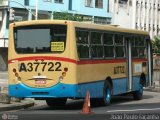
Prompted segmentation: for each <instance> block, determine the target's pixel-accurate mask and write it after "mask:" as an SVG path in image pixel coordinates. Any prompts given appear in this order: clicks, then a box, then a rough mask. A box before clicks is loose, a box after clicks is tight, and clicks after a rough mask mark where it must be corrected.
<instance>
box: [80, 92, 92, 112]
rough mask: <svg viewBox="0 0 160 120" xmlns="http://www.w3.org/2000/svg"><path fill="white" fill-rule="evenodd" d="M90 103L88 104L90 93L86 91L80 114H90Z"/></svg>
mask: <svg viewBox="0 0 160 120" xmlns="http://www.w3.org/2000/svg"><path fill="white" fill-rule="evenodd" d="M90 106H91V104H90V93H89V91H87V94H86V97H85V101H84V104H83V109H82V114H91V113H92V112H91V108H90Z"/></svg>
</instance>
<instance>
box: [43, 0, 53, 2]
mask: <svg viewBox="0 0 160 120" xmlns="http://www.w3.org/2000/svg"><path fill="white" fill-rule="evenodd" d="M43 1H44V2H52V0H43Z"/></svg>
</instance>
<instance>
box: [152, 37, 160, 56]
mask: <svg viewBox="0 0 160 120" xmlns="http://www.w3.org/2000/svg"><path fill="white" fill-rule="evenodd" d="M152 45H153V52H154V53H160V36H155V37H154V41H152Z"/></svg>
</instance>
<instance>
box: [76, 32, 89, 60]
mask: <svg viewBox="0 0 160 120" xmlns="http://www.w3.org/2000/svg"><path fill="white" fill-rule="evenodd" d="M88 38H89V32H88V31H87V30H76V42H77V53H78V57H79V58H80V59H88V58H89V42H88Z"/></svg>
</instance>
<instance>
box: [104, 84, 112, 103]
mask: <svg viewBox="0 0 160 120" xmlns="http://www.w3.org/2000/svg"><path fill="white" fill-rule="evenodd" d="M111 91H112V89H111V84H110V83H109V82H108V81H106V82H105V84H104V90H103V100H102V102H103V104H104V105H106V106H107V105H109V104H110V101H111Z"/></svg>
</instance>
